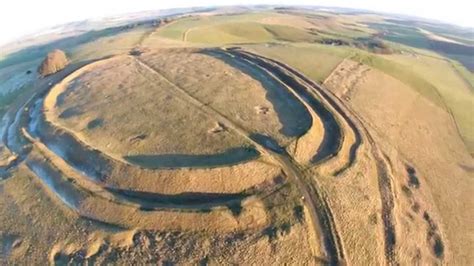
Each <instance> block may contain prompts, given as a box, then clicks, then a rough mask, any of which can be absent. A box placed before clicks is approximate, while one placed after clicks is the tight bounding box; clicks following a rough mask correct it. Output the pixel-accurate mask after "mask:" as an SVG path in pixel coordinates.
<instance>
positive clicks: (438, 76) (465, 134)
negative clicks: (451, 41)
mask: <svg viewBox="0 0 474 266" xmlns="http://www.w3.org/2000/svg"><path fill="white" fill-rule="evenodd" d="M384 60H388V61H389V62H390V63H391V65H392V66H393V65H398V66H401V67H402V69H404V71H405V72H406V73H410V75H411V76H417V77H423V80H424V81H425V82H422V83H418V82H417V83H414V84H412V88H415V89H417V90H419V91H420V93H422V94H423V95H425V96H428V95H430V96H429V97H430V98H431V97H432V96H433V95H432V94H435V93H437V94H439V95H440V98H441V100H442V101H443V102H442V103H443V104H444V105H445V106H446V107H447V108H448V109H449V110H450V111H451V113H452V115H453V116H454V120H455V121H456V123H457V126H458V128H459V131H460V134H461V136H462V138H463V139H464V142H465V143H466V146H467V148H468V150H469V152H470V153H471V154H473V153H474V116H473V110H474V109H473V108H474V94H473V91H472V87H471V84H470V82H472V80H473V75H472V73H469V72H468V71H467V70H466V69H465V68H463V67H462V66H460V65H459V63H458V64H454V65H453V64H452V62H451V61H450V60H448V59H443V58H441V59H438V58H433V57H427V56H418V57H413V56H407V55H389V56H384ZM400 73H402V72H400V70H397V71H392V75H399V74H400ZM426 82H427V83H426ZM420 89H421V90H420ZM433 90H434V91H433Z"/></svg>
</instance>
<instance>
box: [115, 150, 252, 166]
mask: <svg viewBox="0 0 474 266" xmlns="http://www.w3.org/2000/svg"><path fill="white" fill-rule="evenodd" d="M259 155H260V154H259V152H258V151H257V150H255V149H254V148H250V147H240V148H232V149H229V150H227V151H225V152H223V153H218V154H209V155H207V154H206V155H191V154H156V155H155V154H150V155H130V156H124V157H123V158H124V159H125V160H126V161H127V162H129V163H131V164H135V165H138V166H141V167H144V168H151V169H154V168H179V167H196V168H199V167H203V168H209V167H219V166H225V165H232V164H238V163H241V162H245V161H250V160H253V159H256V158H257V157H258V156H259Z"/></svg>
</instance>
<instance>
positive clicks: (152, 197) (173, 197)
mask: <svg viewBox="0 0 474 266" xmlns="http://www.w3.org/2000/svg"><path fill="white" fill-rule="evenodd" d="M107 190H109V191H110V192H113V193H115V194H118V195H121V196H122V197H125V198H127V199H128V200H130V201H132V202H135V203H138V204H142V205H148V206H150V205H152V204H157V205H189V206H192V205H202V204H210V205H229V206H234V205H238V206H239V207H240V202H241V201H242V200H243V199H244V198H246V197H248V196H249V195H248V194H247V193H245V192H241V193H206V192H183V193H179V194H162V193H154V192H143V191H132V190H125V189H118V188H107Z"/></svg>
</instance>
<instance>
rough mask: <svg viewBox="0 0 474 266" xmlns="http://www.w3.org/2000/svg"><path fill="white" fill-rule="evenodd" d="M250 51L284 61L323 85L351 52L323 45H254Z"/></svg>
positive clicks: (249, 47) (250, 47)
mask: <svg viewBox="0 0 474 266" xmlns="http://www.w3.org/2000/svg"><path fill="white" fill-rule="evenodd" d="M247 48H248V49H250V50H252V51H255V52H256V53H258V54H261V55H263V56H266V57H271V58H274V59H276V60H279V61H282V62H284V63H286V64H288V65H290V66H292V67H294V68H296V69H298V70H299V71H301V72H303V73H304V74H305V75H307V76H308V77H310V78H311V79H313V80H315V81H317V82H320V83H322V82H323V81H324V80H325V79H326V78H327V77H328V76H329V74H331V72H332V71H333V70H334V68H336V66H337V65H338V64H339V63H340V62H341V61H342V60H344V58H345V57H347V56H349V55H350V54H351V50H349V49H344V48H337V47H333V46H327V45H321V44H304V43H299V44H291V45H290V44H286V45H252V46H247Z"/></svg>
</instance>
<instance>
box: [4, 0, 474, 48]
mask: <svg viewBox="0 0 474 266" xmlns="http://www.w3.org/2000/svg"><path fill="white" fill-rule="evenodd" d="M237 4H238V5H255V4H276V5H288V4H291V5H316V6H334V7H349V8H359V9H367V10H372V11H382V12H389V13H397V14H405V15H411V16H418V17H423V18H430V19H436V20H440V21H444V22H448V23H452V24H457V25H461V26H465V27H474V14H473V10H474V9H473V7H474V4H471V2H470V1H469V0H392V1H387V0H357V1H354V0H312V1H308V0H293V1H281V0H273V1H271V0H270V1H269V0H250V1H249V0H240V1H234V0H220V1H217V0H173V1H160V0H134V1H130V0H76V1H67V0H2V2H0V44H5V43H8V42H11V41H14V40H15V39H17V38H19V37H22V36H25V35H28V34H31V33H34V32H36V31H39V30H42V29H45V28H47V27H51V26H55V25H58V24H63V23H67V22H72V21H78V20H84V19H89V18H100V17H107V16H112V15H119V14H125V13H131V12H138V11H146V10H158V9H168V8H178V7H196V6H218V5H219V6H220V5H237Z"/></svg>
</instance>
